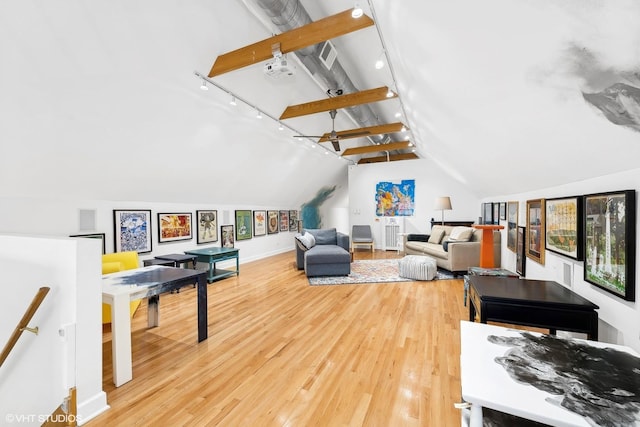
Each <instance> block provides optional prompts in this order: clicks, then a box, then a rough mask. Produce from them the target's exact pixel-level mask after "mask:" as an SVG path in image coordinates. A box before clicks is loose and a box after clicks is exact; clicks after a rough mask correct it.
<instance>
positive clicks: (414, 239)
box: [404, 225, 501, 272]
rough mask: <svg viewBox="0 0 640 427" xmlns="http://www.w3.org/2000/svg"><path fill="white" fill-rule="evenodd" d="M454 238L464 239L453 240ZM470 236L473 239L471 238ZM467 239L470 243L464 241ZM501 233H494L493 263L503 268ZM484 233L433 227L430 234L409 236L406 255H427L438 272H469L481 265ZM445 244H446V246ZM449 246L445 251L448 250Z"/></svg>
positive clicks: (450, 227)
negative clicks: (438, 269)
mask: <svg viewBox="0 0 640 427" xmlns="http://www.w3.org/2000/svg"><path fill="white" fill-rule="evenodd" d="M452 232H454V237H459V238H461V239H459V240H456V241H452V240H450V238H451V235H452ZM469 234H470V236H468V235H469ZM467 237H468V240H466V241H464V240H465V239H466V238H467ZM500 238H501V235H500V231H498V230H495V231H494V232H493V259H494V264H495V266H496V267H500V253H501V250H500V244H501V241H500V240H501V239H500ZM481 240H482V230H476V229H474V228H471V227H453V226H449V225H434V226H433V227H432V228H431V234H428V235H427V234H409V235H407V236H405V240H404V253H405V255H428V256H430V257H431V258H433V259H435V260H436V264H437V265H438V268H444V269H445V270H449V271H451V272H466V271H467V269H468V268H469V267H477V266H479V265H480V242H481ZM445 242H446V243H445ZM445 246H446V250H445Z"/></svg>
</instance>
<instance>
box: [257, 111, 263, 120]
mask: <svg viewBox="0 0 640 427" xmlns="http://www.w3.org/2000/svg"><path fill="white" fill-rule="evenodd" d="M261 118H262V113H261V112H260V110H258V114H256V119H261Z"/></svg>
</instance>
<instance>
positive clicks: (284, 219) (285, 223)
mask: <svg viewBox="0 0 640 427" xmlns="http://www.w3.org/2000/svg"><path fill="white" fill-rule="evenodd" d="M280 231H289V211H280Z"/></svg>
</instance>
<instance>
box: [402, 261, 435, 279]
mask: <svg viewBox="0 0 640 427" xmlns="http://www.w3.org/2000/svg"><path fill="white" fill-rule="evenodd" d="M398 270H399V275H400V277H406V278H407V279H414V280H433V279H434V278H435V277H436V275H437V273H438V265H437V264H436V260H435V259H433V258H431V257H429V256H425V255H407V256H405V257H404V258H402V259H400V260H398Z"/></svg>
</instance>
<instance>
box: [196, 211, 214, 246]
mask: <svg viewBox="0 0 640 427" xmlns="http://www.w3.org/2000/svg"><path fill="white" fill-rule="evenodd" d="M196 222H197V223H198V228H197V230H198V232H197V233H196V243H197V244H201V243H211V242H217V241H218V211H215V210H214V211H204V210H202V211H196Z"/></svg>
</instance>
